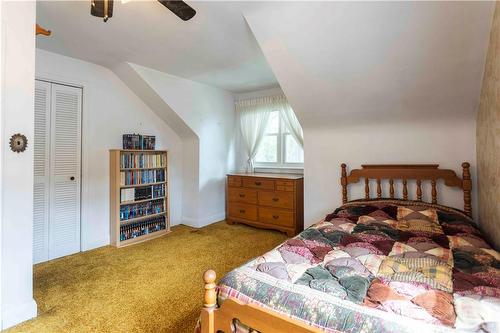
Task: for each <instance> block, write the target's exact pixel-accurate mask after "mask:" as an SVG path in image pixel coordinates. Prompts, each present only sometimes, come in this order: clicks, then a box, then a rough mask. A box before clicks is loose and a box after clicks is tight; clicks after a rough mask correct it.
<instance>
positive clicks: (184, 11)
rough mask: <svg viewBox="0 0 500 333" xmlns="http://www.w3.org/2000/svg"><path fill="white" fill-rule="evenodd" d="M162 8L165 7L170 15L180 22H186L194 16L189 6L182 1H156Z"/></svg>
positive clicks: (193, 11) (194, 11)
mask: <svg viewBox="0 0 500 333" xmlns="http://www.w3.org/2000/svg"><path fill="white" fill-rule="evenodd" d="M158 2H160V3H161V4H162V5H163V6H165V7H167V8H168V9H169V10H170V11H171V12H172V13H174V14H175V15H177V16H178V17H179V18H180V19H181V20H183V21H188V20H190V19H192V18H193V16H194V15H195V14H196V10H194V9H193V8H192V7H191V6H189V5H188V4H187V3H185V2H184V1H166V0H158Z"/></svg>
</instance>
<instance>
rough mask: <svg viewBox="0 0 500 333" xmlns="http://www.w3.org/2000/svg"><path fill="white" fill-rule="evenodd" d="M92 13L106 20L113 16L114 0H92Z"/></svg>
mask: <svg viewBox="0 0 500 333" xmlns="http://www.w3.org/2000/svg"><path fill="white" fill-rule="evenodd" d="M90 14H91V15H93V16H97V17H102V18H104V22H106V21H107V20H108V18H110V17H112V16H113V0H92V1H90Z"/></svg>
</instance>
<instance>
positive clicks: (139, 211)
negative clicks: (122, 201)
mask: <svg viewBox="0 0 500 333" xmlns="http://www.w3.org/2000/svg"><path fill="white" fill-rule="evenodd" d="M164 211H165V206H164V200H163V199H158V200H154V201H147V202H141V203H136V204H134V203H130V204H127V205H124V206H121V207H120V221H127V220H130V219H134V218H138V217H144V216H147V215H154V214H159V213H162V212H164Z"/></svg>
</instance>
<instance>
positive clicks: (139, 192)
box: [120, 184, 165, 203]
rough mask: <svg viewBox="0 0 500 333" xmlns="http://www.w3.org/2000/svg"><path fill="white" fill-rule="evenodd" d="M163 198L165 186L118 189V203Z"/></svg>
mask: <svg viewBox="0 0 500 333" xmlns="http://www.w3.org/2000/svg"><path fill="white" fill-rule="evenodd" d="M163 197H165V184H156V185H150V186H147V185H145V186H141V187H131V188H122V189H120V203H122V202H133V201H139V200H148V199H154V198H163Z"/></svg>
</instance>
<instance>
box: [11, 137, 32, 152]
mask: <svg viewBox="0 0 500 333" xmlns="http://www.w3.org/2000/svg"><path fill="white" fill-rule="evenodd" d="M27 146H28V139H26V136H24V135H22V134H20V133H17V134H14V135H12V136H11V137H10V149H11V150H12V151H13V152H16V153H21V152H23V151H25V150H26V147H27Z"/></svg>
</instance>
